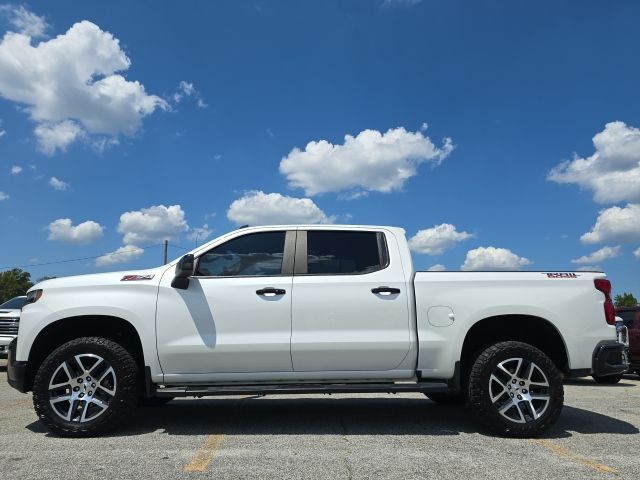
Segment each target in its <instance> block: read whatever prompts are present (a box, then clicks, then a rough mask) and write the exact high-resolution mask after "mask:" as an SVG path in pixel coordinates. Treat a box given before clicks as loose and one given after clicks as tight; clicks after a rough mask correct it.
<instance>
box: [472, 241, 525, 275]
mask: <svg viewBox="0 0 640 480" xmlns="http://www.w3.org/2000/svg"><path fill="white" fill-rule="evenodd" d="M530 263H531V261H530V260H529V259H527V258H524V257H520V256H518V255H516V254H515V253H513V252H512V251H511V250H509V249H506V248H496V247H478V248H475V249H473V250H469V251H468V252H467V257H466V258H465V260H464V263H463V264H462V267H461V269H462V270H468V271H474V270H476V271H477V270H505V271H506V270H520V269H522V267H524V266H526V265H529V264H530Z"/></svg>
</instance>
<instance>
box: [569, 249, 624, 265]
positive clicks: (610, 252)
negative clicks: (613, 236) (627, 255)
mask: <svg viewBox="0 0 640 480" xmlns="http://www.w3.org/2000/svg"><path fill="white" fill-rule="evenodd" d="M618 255H620V246H617V247H602V248H601V249H600V250H596V251H595V252H593V253H590V254H589V255H584V256H582V257H580V258H576V259H575V260H571V263H577V264H579V265H589V264H594V263H598V262H603V261H605V260H608V259H610V258H615V257H617V256H618Z"/></svg>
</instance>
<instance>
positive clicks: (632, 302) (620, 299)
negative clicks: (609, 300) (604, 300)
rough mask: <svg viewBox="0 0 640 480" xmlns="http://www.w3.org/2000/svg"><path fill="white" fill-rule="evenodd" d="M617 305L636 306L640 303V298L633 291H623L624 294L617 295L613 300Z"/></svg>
mask: <svg viewBox="0 0 640 480" xmlns="http://www.w3.org/2000/svg"><path fill="white" fill-rule="evenodd" d="M613 302H614V303H615V304H616V307H635V306H636V305H638V300H636V297H634V296H633V295H632V294H631V293H626V292H625V293H623V294H622V295H616V298H615V299H614V300H613Z"/></svg>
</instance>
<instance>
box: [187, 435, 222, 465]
mask: <svg viewBox="0 0 640 480" xmlns="http://www.w3.org/2000/svg"><path fill="white" fill-rule="evenodd" d="M223 438H224V435H223V434H219V435H209V436H208V437H207V439H206V440H205V441H204V443H203V444H202V446H201V447H200V448H199V449H198V451H197V452H196V454H195V455H194V456H193V458H192V459H191V461H190V462H189V464H188V465H187V466H186V467H184V471H185V472H204V471H205V470H206V469H207V467H208V466H209V464H210V463H211V460H213V457H215V455H216V452H217V451H218V448H219V447H220V443H222V439H223Z"/></svg>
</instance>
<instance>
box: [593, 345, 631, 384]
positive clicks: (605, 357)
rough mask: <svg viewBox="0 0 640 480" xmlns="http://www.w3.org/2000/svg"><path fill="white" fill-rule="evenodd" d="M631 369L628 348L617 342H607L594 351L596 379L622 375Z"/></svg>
mask: <svg viewBox="0 0 640 480" xmlns="http://www.w3.org/2000/svg"><path fill="white" fill-rule="evenodd" d="M628 369H629V360H628V358H627V347H626V345H625V344H624V343H621V342H618V341H616V340H605V341H602V342H600V343H598V345H597V346H596V348H595V350H594V351H593V366H592V372H593V375H594V376H596V377H606V376H609V375H620V374H621V373H624V372H626V371H627V370H628Z"/></svg>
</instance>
